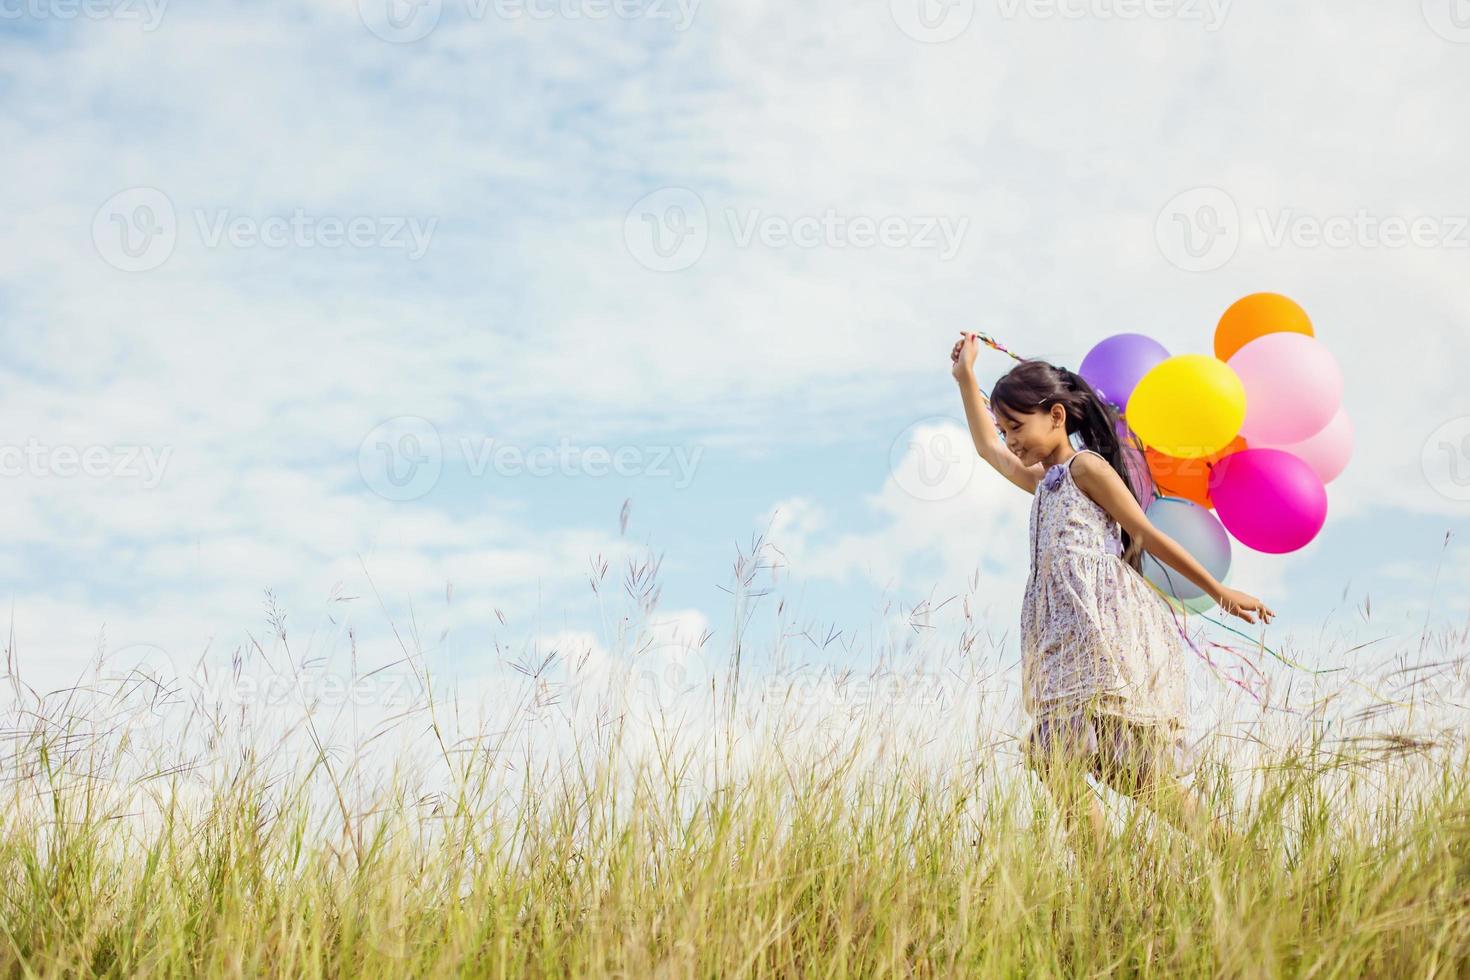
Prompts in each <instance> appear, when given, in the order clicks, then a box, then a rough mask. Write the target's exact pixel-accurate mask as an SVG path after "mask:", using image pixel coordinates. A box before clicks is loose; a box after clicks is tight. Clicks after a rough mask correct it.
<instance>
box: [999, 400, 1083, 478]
mask: <svg viewBox="0 0 1470 980" xmlns="http://www.w3.org/2000/svg"><path fill="white" fill-rule="evenodd" d="M1064 411H1065V410H1064V409H1063V408H1062V407H1061V406H1060V405H1053V406H1052V411H1050V412H1026V413H1024V414H1021V415H1012V414H1010V413H1009V412H997V413H996V418H995V420H996V421H997V422H999V423H1000V428H1001V431H1002V432H1004V433H1005V440H1006V448H1007V449H1009V450H1010V451H1011V452H1013V453H1015V454H1016V458H1017V459H1019V460H1020V461H1021V462H1022V463H1024V464H1026V465H1027V466H1030V465H1031V464H1032V463H1035V462H1038V461H1040V460H1042V459H1045V458H1046V457H1048V456H1050V455H1051V454H1052V452H1053V450H1055V449H1056V447H1057V446H1058V445H1060V443H1061V441H1062V439H1064V438H1066V431H1067V430H1066V429H1064V428H1063V427H1062V424H1061V422H1062V418H1061V417H1062V416H1063V414H1064Z"/></svg>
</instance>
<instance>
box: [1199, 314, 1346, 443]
mask: <svg viewBox="0 0 1470 980" xmlns="http://www.w3.org/2000/svg"><path fill="white" fill-rule="evenodd" d="M1226 363H1227V364H1229V365H1230V367H1231V368H1232V369H1233V370H1234V371H1235V373H1236V374H1237V375H1239V376H1240V381H1241V383H1242V384H1244V385H1245V421H1244V422H1242V423H1241V426H1240V434H1241V435H1242V436H1244V437H1245V441H1246V442H1248V443H1250V444H1251V445H1252V446H1255V445H1258V444H1266V445H1278V444H1284V443H1293V442H1301V441H1302V440H1304V439H1308V438H1310V437H1312V436H1313V435H1316V434H1317V433H1318V432H1321V431H1322V429H1323V427H1325V426H1326V425H1327V423H1328V422H1331V421H1332V416H1334V415H1336V414H1337V410H1338V409H1339V408H1341V407H1342V371H1340V370H1339V369H1338V367H1337V359H1336V358H1334V357H1333V356H1332V354H1331V353H1330V352H1329V351H1328V350H1327V348H1326V346H1325V345H1323V344H1322V343H1320V342H1319V341H1318V340H1317V339H1316V338H1315V337H1309V336H1307V335H1306V334H1304V333H1296V332H1295V331H1290V330H1280V331H1277V332H1276V333H1268V334H1265V335H1263V336H1260V337H1257V338H1256V339H1255V340H1252V341H1251V342H1250V343H1248V344H1246V345H1245V346H1244V347H1242V348H1241V349H1240V350H1238V351H1236V352H1235V353H1234V354H1233V355H1231V357H1230V360H1229V361H1227V362H1226Z"/></svg>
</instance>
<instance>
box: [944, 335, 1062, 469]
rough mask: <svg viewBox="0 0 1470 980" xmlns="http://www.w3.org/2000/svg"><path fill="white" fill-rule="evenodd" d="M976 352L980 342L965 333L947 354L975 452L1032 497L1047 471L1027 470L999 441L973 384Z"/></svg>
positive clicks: (973, 336)
mask: <svg viewBox="0 0 1470 980" xmlns="http://www.w3.org/2000/svg"><path fill="white" fill-rule="evenodd" d="M962 332H963V331H962ZM978 349H979V341H977V340H976V339H975V335H974V334H972V333H966V334H965V335H964V338H963V339H961V340H958V341H956V342H955V346H954V349H953V350H952V351H951V352H950V360H952V361H953V362H954V367H953V368H952V370H951V373H952V374H953V375H954V379H955V381H957V382H958V383H959V386H960V397H961V398H963V399H964V402H965V419H966V421H968V422H969V425H970V438H971V439H972V440H973V441H974V443H975V451H976V452H978V453H979V454H980V458H981V459H983V460H985V462H987V463H989V464H990V465H991V466H992V467H993V468H994V469H995V471H996V472H997V473H999V474H1000V475H1001V476H1003V477H1005V478H1006V479H1007V480H1010V481H1011V482H1012V483H1014V484H1015V485H1016V486H1018V487H1020V488H1021V489H1022V490H1025V491H1026V492H1027V493H1035V492H1036V487H1037V486H1038V485H1039V484H1040V483H1041V478H1042V477H1043V476H1044V475H1046V467H1045V466H1044V465H1043V464H1041V463H1035V464H1033V465H1031V466H1027V465H1026V464H1025V463H1022V462H1021V461H1020V460H1019V459H1017V458H1016V454H1015V453H1013V452H1011V451H1010V450H1009V449H1007V448H1006V444H1005V443H1004V442H1003V441H1001V438H1000V433H999V432H998V431H997V423H996V421H995V416H994V415H992V414H991V412H990V406H989V405H988V404H987V402H986V400H985V396H984V395H983V394H981V393H980V386H979V385H978V384H976V383H975V369H974V367H975V353H976V351H977V350H978Z"/></svg>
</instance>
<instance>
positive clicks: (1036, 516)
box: [1021, 449, 1194, 776]
mask: <svg viewBox="0 0 1470 980" xmlns="http://www.w3.org/2000/svg"><path fill="white" fill-rule="evenodd" d="M1084 452H1092V453H1093V454H1094V455H1096V456H1098V457H1099V458H1102V456H1101V454H1100V453H1096V452H1094V451H1093V450H1090V449H1084V450H1080V451H1079V452H1078V453H1076V454H1074V455H1073V456H1072V457H1071V458H1070V459H1068V460H1067V461H1066V462H1065V463H1057V464H1056V465H1054V466H1052V467H1051V468H1050V469H1049V470H1047V473H1046V476H1045V478H1044V479H1043V480H1042V482H1041V484H1040V485H1038V486H1037V488H1036V498H1035V500H1034V501H1033V502H1032V506H1031V522H1030V537H1031V574H1030V576H1029V577H1028V579H1027V582H1026V594H1025V598H1024V600H1023V601H1022V604H1021V695H1022V697H1021V700H1022V707H1023V708H1025V710H1026V713H1027V714H1028V715H1030V716H1031V717H1032V719H1033V722H1032V726H1031V729H1030V731H1029V732H1028V734H1027V736H1026V740H1025V745H1024V750H1025V752H1026V755H1027V757H1028V759H1030V760H1034V761H1044V758H1045V756H1046V754H1047V753H1049V752H1051V751H1057V750H1061V751H1064V752H1067V753H1069V754H1071V753H1080V754H1081V755H1082V756H1084V757H1085V760H1086V762H1087V763H1088V764H1089V765H1090V767H1091V769H1092V771H1093V772H1094V773H1095V774H1097V775H1099V776H1101V775H1102V767H1104V766H1108V765H1112V764H1116V763H1118V762H1119V761H1121V760H1123V759H1124V758H1125V757H1126V758H1128V759H1132V760H1135V761H1136V764H1137V765H1138V767H1139V768H1140V769H1147V768H1149V767H1151V766H1155V765H1158V764H1159V762H1160V761H1162V763H1163V765H1164V766H1165V768H1166V769H1167V770H1169V771H1171V772H1173V773H1174V774H1182V773H1184V772H1186V771H1188V770H1189V769H1190V768H1191V767H1192V765H1193V762H1194V755H1193V752H1192V751H1191V750H1190V749H1189V747H1188V745H1187V743H1186V741H1185V716H1186V712H1187V708H1188V699H1187V690H1188V688H1187V678H1186V672H1185V653H1186V649H1187V648H1186V646H1185V642H1184V638H1183V636H1182V635H1181V633H1180V630H1179V627H1178V625H1177V623H1176V622H1175V619H1174V617H1175V615H1176V613H1175V612H1174V611H1173V610H1172V609H1171V608H1170V607H1169V606H1168V604H1167V603H1166V601H1165V600H1164V598H1163V597H1162V596H1161V595H1159V594H1158V593H1157V592H1155V591H1154V589H1153V587H1152V586H1151V585H1150V584H1149V583H1148V582H1147V580H1145V579H1144V578H1143V576H1142V575H1140V574H1139V573H1138V572H1137V571H1135V570H1134V569H1133V568H1132V567H1131V566H1129V565H1128V564H1127V563H1126V562H1124V561H1123V558H1122V553H1123V542H1122V536H1121V529H1120V528H1119V526H1118V522H1117V521H1115V520H1114V519H1113V517H1112V515H1110V514H1109V513H1108V512H1107V511H1106V510H1105V509H1103V507H1102V506H1101V505H1099V504H1098V503H1097V502H1096V501H1094V500H1093V499H1092V498H1091V497H1089V496H1087V494H1085V493H1084V492H1083V491H1082V490H1081V488H1079V487H1078V486H1077V484H1076V482H1075V481H1073V479H1072V467H1071V464H1072V463H1073V462H1074V461H1075V460H1076V458H1077V456H1079V455H1081V454H1082V453H1084ZM1145 775H1146V774H1145Z"/></svg>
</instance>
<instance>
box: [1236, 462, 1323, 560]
mask: <svg viewBox="0 0 1470 980" xmlns="http://www.w3.org/2000/svg"><path fill="white" fill-rule="evenodd" d="M1210 499H1211V500H1212V501H1213V502H1214V504H1215V513H1216V514H1218V515H1219V517H1220V523H1221V524H1224V525H1225V530H1227V531H1229V532H1230V533H1231V534H1232V535H1234V537H1235V539H1236V540H1237V541H1239V542H1240V543H1241V544H1243V545H1245V546H1246V547H1247V548H1254V549H1255V550H1256V551H1264V552H1267V553H1269V554H1273V555H1279V554H1283V553H1285V552H1288V551H1295V550H1297V549H1298V548H1300V547H1302V546H1303V545H1305V544H1306V543H1307V542H1309V541H1311V540H1312V539H1313V538H1315V537H1316V536H1317V532H1318V531H1320V530H1322V525H1323V524H1324V523H1326V521H1327V489H1326V487H1324V486H1322V481H1321V479H1319V478H1318V476H1317V474H1316V473H1315V472H1314V471H1313V470H1312V467H1311V466H1309V465H1308V464H1307V463H1306V462H1305V461H1304V460H1302V459H1300V458H1299V457H1296V456H1293V455H1292V454H1291V453H1289V452H1286V451H1285V450H1282V449H1243V450H1241V451H1240V452H1238V453H1231V454H1230V455H1229V456H1226V457H1225V458H1224V459H1221V460H1220V461H1219V462H1217V463H1216V464H1215V466H1214V469H1213V470H1212V472H1211V475H1210Z"/></svg>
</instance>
